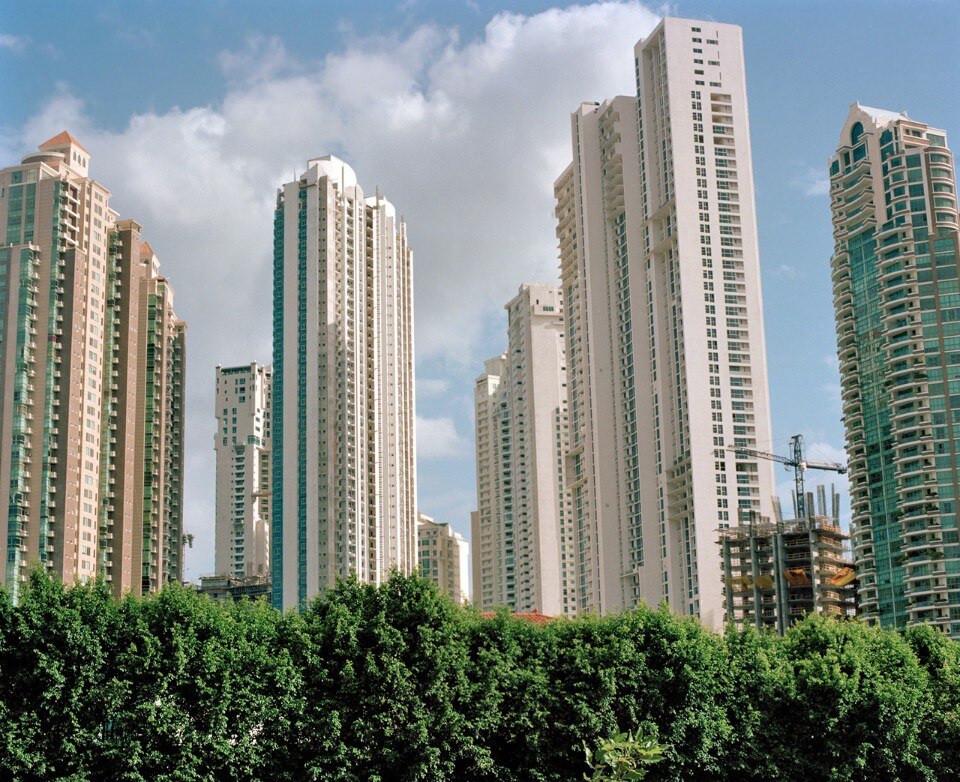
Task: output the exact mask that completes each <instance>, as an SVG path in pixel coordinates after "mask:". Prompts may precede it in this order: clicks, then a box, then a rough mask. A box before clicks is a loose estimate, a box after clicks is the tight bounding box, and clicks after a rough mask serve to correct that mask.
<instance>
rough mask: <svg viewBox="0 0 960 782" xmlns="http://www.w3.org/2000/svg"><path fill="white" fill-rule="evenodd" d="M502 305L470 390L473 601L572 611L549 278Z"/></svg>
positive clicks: (559, 373)
mask: <svg viewBox="0 0 960 782" xmlns="http://www.w3.org/2000/svg"><path fill="white" fill-rule="evenodd" d="M506 309H507V315H508V346H507V352H506V353H504V354H503V355H501V356H498V357H496V358H493V359H491V360H490V361H487V362H486V365H485V372H484V374H482V375H481V376H480V377H479V378H478V379H477V382H476V385H475V389H474V402H475V415H476V447H477V510H476V512H474V513H473V514H472V519H471V521H472V527H473V529H472V533H471V535H472V538H473V574H474V575H473V595H474V602H475V603H476V605H477V606H478V608H480V609H481V610H490V609H493V608H497V607H499V606H507V607H509V608H511V609H512V610H514V611H520V612H530V611H536V612H539V613H542V614H549V615H551V616H556V615H559V614H574V613H576V610H577V590H576V561H575V557H574V540H573V538H574V535H573V528H572V526H571V524H570V514H571V508H570V501H569V495H568V493H567V491H566V490H565V488H564V476H563V458H564V453H565V451H566V449H567V445H568V440H567V436H568V430H567V388H566V382H567V381H566V377H567V373H566V348H565V340H564V330H563V329H564V321H563V297H562V296H561V294H560V291H559V289H558V288H557V287H556V286H553V285H529V284H525V285H522V286H521V287H520V292H519V293H518V294H517V296H515V297H514V298H513V299H512V300H511V301H510V302H509V303H508V304H507V305H506Z"/></svg>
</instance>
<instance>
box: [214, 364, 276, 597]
mask: <svg viewBox="0 0 960 782" xmlns="http://www.w3.org/2000/svg"><path fill="white" fill-rule="evenodd" d="M272 385H273V369H272V368H271V367H265V366H262V365H261V364H257V363H256V362H254V363H251V364H247V365H245V366H241V367H217V391H216V402H215V411H216V417H217V433H216V435H214V450H215V451H216V453H217V523H216V547H217V548H216V571H217V574H218V575H220V576H231V577H234V578H251V577H255V576H257V577H261V578H266V577H267V576H269V575H270V501H271V482H270V445H271V438H270V434H271V424H272V422H271V411H272V407H273V404H272V399H271V394H272Z"/></svg>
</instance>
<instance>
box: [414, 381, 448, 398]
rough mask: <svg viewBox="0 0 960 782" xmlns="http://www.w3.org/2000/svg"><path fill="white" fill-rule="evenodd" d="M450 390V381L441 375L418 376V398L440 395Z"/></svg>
mask: <svg viewBox="0 0 960 782" xmlns="http://www.w3.org/2000/svg"><path fill="white" fill-rule="evenodd" d="M449 391H450V381H449V380H447V379H446V378H442V377H418V378H417V395H418V398H419V399H424V398H426V397H435V396H442V395H443V394H446V393H448V392H449Z"/></svg>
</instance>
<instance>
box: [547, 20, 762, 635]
mask: <svg viewBox="0 0 960 782" xmlns="http://www.w3.org/2000/svg"><path fill="white" fill-rule="evenodd" d="M634 56H635V65H636V76H637V93H638V97H637V98H634V97H617V98H613V99H610V100H607V101H605V102H604V103H602V104H584V105H583V106H581V108H580V109H579V110H578V111H577V112H575V113H574V115H573V118H572V135H573V162H572V163H571V165H570V166H569V167H568V168H567V169H566V170H565V171H564V172H563V174H561V176H560V177H559V179H558V180H557V182H556V185H555V192H556V200H557V221H558V228H557V236H558V239H559V243H560V271H561V287H562V291H563V295H564V299H565V303H566V307H567V341H568V345H567V359H568V376H569V388H568V391H569V415H570V450H569V453H568V455H567V459H566V473H567V479H568V484H567V485H568V487H569V490H570V491H571V502H572V508H573V524H574V528H575V537H576V546H577V552H578V558H579V563H580V573H579V578H580V583H579V602H580V609H581V610H595V611H600V612H606V611H611V610H617V609H621V608H629V607H632V606H635V605H636V604H637V603H638V602H640V601H647V602H648V603H650V604H653V605H656V604H657V603H659V602H660V601H663V600H665V601H667V602H668V603H669V604H670V605H671V607H672V608H673V609H674V610H676V611H680V612H682V613H687V614H692V615H695V616H698V617H700V618H701V620H702V621H703V622H704V624H705V625H707V626H709V627H714V628H719V627H722V625H723V619H724V600H723V575H722V568H721V561H720V552H719V550H718V547H717V544H716V530H717V528H720V527H724V526H729V525H735V524H737V523H738V521H739V519H740V518H743V517H747V518H749V517H761V518H762V517H766V518H772V517H773V505H772V499H773V495H774V492H775V485H774V480H773V469H772V466H771V465H770V464H769V463H764V462H762V461H758V460H756V459H751V458H739V457H736V456H735V455H734V453H733V452H731V451H730V450H729V448H730V447H731V446H742V447H750V448H757V447H760V448H768V447H769V446H770V445H771V434H770V412H769V400H768V391H767V372H766V358H765V351H766V349H765V344H764V332H763V310H762V301H761V293H760V269H759V257H758V248H757V231H756V216H755V209H754V198H753V171H752V162H751V152H750V137H749V121H748V115H747V97H746V85H745V76H744V69H743V48H742V41H741V31H740V28H739V27H736V26H734V25H726V24H717V23H715V22H700V21H691V20H684V19H670V18H668V19H664V20H663V21H662V22H661V23H660V24H659V25H658V26H657V28H656V29H655V30H654V31H653V32H652V33H651V34H650V35H649V36H648V37H647V38H645V39H643V40H641V41H640V42H639V43H638V44H637V46H636V48H635V51H634Z"/></svg>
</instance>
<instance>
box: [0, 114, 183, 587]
mask: <svg viewBox="0 0 960 782" xmlns="http://www.w3.org/2000/svg"><path fill="white" fill-rule="evenodd" d="M89 164H90V157H89V154H88V153H87V151H86V150H85V149H84V148H83V146H82V145H81V144H80V143H79V142H78V141H77V140H76V139H75V138H73V136H71V135H70V134H69V133H67V132H66V131H64V132H63V133H60V134H59V135H57V136H55V137H53V138H51V139H49V140H48V141H46V142H44V143H43V144H41V145H40V148H39V151H38V152H37V153H34V154H31V155H28V156H26V157H25V158H24V159H23V161H22V162H21V164H20V165H16V166H11V167H9V168H6V169H3V171H0V246H2V249H0V267H2V269H0V277H5V278H6V284H5V286H4V288H3V290H2V295H0V302H2V312H0V334H2V344H0V356H2V358H0V364H2V366H3V371H2V373H0V442H2V444H3V448H2V451H0V508H3V512H4V513H5V519H6V522H5V524H4V526H5V529H6V534H5V535H4V536H3V542H2V544H0V545H2V546H3V556H2V558H0V577H2V579H3V581H4V583H5V584H6V586H7V588H8V589H11V590H12V591H13V592H14V594H16V592H17V590H18V587H19V584H20V582H21V580H22V578H23V577H24V573H25V571H26V568H28V567H29V566H31V565H32V564H34V563H41V564H42V565H43V566H44V567H45V568H46V569H47V570H48V571H49V572H51V573H52V574H55V575H57V576H58V577H60V578H61V579H63V580H64V581H67V582H72V581H74V580H79V581H87V580H89V579H90V578H92V577H94V576H95V575H97V574H101V575H103V576H104V578H105V579H106V580H107V581H108V582H109V583H110V584H111V587H112V589H113V590H114V592H115V593H116V594H122V593H125V592H133V593H135V594H140V593H141V592H146V591H151V590H154V589H158V588H159V587H160V586H162V585H163V584H164V583H168V582H170V581H179V580H180V579H181V578H182V562H181V557H182V545H181V539H182V503H183V499H182V460H183V454H182V445H181V444H182V435H183V379H184V378H183V373H184V351H185V327H184V325H183V324H182V322H181V321H179V320H178V319H177V317H176V314H175V313H174V311H173V291H172V289H171V288H170V286H169V284H168V283H167V281H166V280H165V279H164V278H162V277H161V276H160V274H159V263H158V261H157V259H156V256H155V255H154V254H153V251H152V250H151V249H150V247H149V245H147V244H146V243H145V242H143V241H142V239H141V236H140V231H141V227H140V225H139V224H138V223H136V222H135V221H133V220H123V221H118V220H117V213H116V212H114V211H113V210H112V209H111V208H110V206H109V199H110V193H109V191H108V190H107V189H106V188H104V187H103V186H102V185H101V184H99V183H98V182H96V181H95V180H93V179H90V177H89V176H88V171H89Z"/></svg>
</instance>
